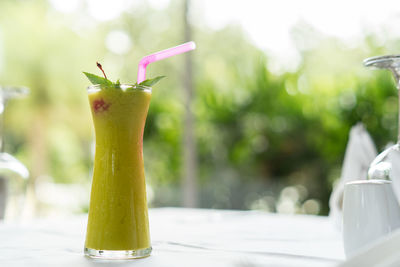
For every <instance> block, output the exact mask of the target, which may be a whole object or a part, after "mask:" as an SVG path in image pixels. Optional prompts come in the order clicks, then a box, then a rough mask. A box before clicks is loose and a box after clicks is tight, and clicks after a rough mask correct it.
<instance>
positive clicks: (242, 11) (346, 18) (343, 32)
mask: <svg viewBox="0 0 400 267" xmlns="http://www.w3.org/2000/svg"><path fill="white" fill-rule="evenodd" d="M49 1H50V2H51V3H52V5H53V6H54V7H55V8H56V9H58V10H59V11H62V12H66V13H71V12H74V11H75V10H77V9H78V8H79V7H81V5H82V1H80V0H68V1H65V0H49ZM86 2H87V8H88V11H89V14H90V15H91V16H93V17H94V18H95V19H98V20H110V19H113V18H115V17H117V16H118V15H119V14H120V13H121V12H123V11H124V10H126V9H127V8H140V6H141V5H143V4H145V1H143V0H113V1H109V0H87V1H86ZM147 2H148V4H149V5H150V6H151V7H152V8H155V9H159V10H162V9H164V8H166V7H167V6H168V4H169V2H170V0H147ZM191 3H192V7H191V8H192V14H193V22H194V23H196V24H197V25H203V26H206V27H210V28H213V29H219V28H223V27H224V26H226V25H228V24H230V23H236V24H240V25H241V26H242V27H243V29H244V30H245V31H246V32H247V33H248V36H249V38H250V39H251V40H252V41H253V42H254V43H255V44H256V45H257V46H258V47H260V48H261V49H263V50H265V51H266V52H267V53H268V55H269V56H271V57H272V58H273V59H274V60H275V61H277V62H279V64H280V65H282V64H286V65H287V66H286V67H287V68H289V69H290V65H296V60H298V54H297V52H296V49H295V47H294V44H293V41H292V39H291V36H290V30H291V29H292V27H293V26H294V25H295V24H297V23H299V22H302V23H305V24H309V25H311V26H313V27H314V28H315V29H316V30H317V31H319V32H320V33H321V34H323V35H327V36H336V37H339V38H342V39H343V40H344V41H345V42H347V43H348V44H350V45H351V44H356V43H357V42H359V41H360V38H361V37H362V35H363V33H366V32H377V33H379V32H381V31H385V34H389V35H392V36H393V37H395V36H397V35H400V27H397V25H398V24H399V23H400V5H398V2H397V1H394V0H380V1H371V0H366V1H360V0H324V1H320V0H303V1H296V0H279V1H267V0H240V1H239V0H191Z"/></svg>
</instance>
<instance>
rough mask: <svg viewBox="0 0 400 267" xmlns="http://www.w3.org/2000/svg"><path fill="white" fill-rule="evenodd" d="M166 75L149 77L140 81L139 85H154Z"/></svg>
mask: <svg viewBox="0 0 400 267" xmlns="http://www.w3.org/2000/svg"><path fill="white" fill-rule="evenodd" d="M164 77H165V76H157V77H155V78H153V79H147V80H144V81H143V82H141V83H139V85H143V86H149V87H151V86H153V85H154V84H156V83H158V82H159V81H160V80H161V79H162V78H164Z"/></svg>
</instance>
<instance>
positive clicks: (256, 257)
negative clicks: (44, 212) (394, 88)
mask: <svg viewBox="0 0 400 267" xmlns="http://www.w3.org/2000/svg"><path fill="white" fill-rule="evenodd" d="M149 213H150V214H149V218H150V231H151V239H152V246H153V252H152V254H151V256H150V257H148V258H144V259H137V260H117V261H109V260H108V261H106V260H93V259H90V258H87V257H85V256H83V244H84V239H85V230H86V220H87V217H85V216H76V217H70V218H63V219H62V218H57V219H47V220H36V221H33V222H29V223H25V224H15V223H14V224H12V223H1V224H0V266H10V267H14V266H30V267H32V266H41V267H46V266H57V267H63V266H68V267H70V266H73V267H89V266H90V267H95V266H118V267H121V266H123V267H127V266H135V267H136V266H139V267H146V266H161V267H162V266H238V267H240V266H242V267H246V266H248V267H249V266H296V267H298V266H307V267H312V266H336V265H338V264H339V263H340V262H343V261H344V252H343V245H342V239H341V234H340V232H339V231H338V230H336V229H335V228H334V226H333V224H332V223H331V221H329V219H328V218H327V217H320V216H307V215H278V214H271V213H266V212H256V211H228V210H206V209H183V208H159V209H150V211H149Z"/></svg>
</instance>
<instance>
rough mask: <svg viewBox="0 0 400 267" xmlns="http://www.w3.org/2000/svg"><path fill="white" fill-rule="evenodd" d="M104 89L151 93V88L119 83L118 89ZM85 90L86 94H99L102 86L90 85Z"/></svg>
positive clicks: (114, 87)
mask: <svg viewBox="0 0 400 267" xmlns="http://www.w3.org/2000/svg"><path fill="white" fill-rule="evenodd" d="M106 88H113V89H122V91H126V89H128V88H130V89H133V90H135V91H136V90H137V91H143V92H148V93H151V87H149V86H145V85H140V84H139V85H138V84H129V83H121V84H119V85H118V87H116V86H113V87H106ZM86 90H87V92H88V93H94V92H99V91H101V90H102V85H101V84H94V85H90V86H88V87H87V88H86Z"/></svg>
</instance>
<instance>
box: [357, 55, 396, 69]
mask: <svg viewBox="0 0 400 267" xmlns="http://www.w3.org/2000/svg"><path fill="white" fill-rule="evenodd" d="M399 62H400V55H384V56H375V57H370V58H366V59H364V61H363V63H364V66H365V67H372V66H373V67H376V68H381V69H387V68H390V67H393V64H394V63H395V64H396V66H397V64H399Z"/></svg>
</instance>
